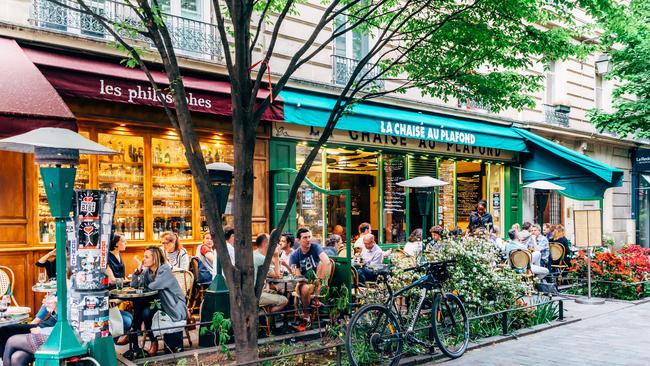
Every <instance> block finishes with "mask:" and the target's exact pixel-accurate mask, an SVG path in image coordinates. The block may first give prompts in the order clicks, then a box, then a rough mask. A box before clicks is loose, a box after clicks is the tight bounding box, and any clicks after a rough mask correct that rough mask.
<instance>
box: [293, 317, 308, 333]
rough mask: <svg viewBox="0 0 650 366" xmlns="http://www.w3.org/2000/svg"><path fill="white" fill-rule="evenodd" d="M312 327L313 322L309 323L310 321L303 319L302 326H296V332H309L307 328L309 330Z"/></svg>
mask: <svg viewBox="0 0 650 366" xmlns="http://www.w3.org/2000/svg"><path fill="white" fill-rule="evenodd" d="M310 325H311V322H310V321H309V319H303V320H302V321H301V322H300V324H298V325H296V326H295V328H296V332H304V331H306V330H307V328H309V326H310Z"/></svg>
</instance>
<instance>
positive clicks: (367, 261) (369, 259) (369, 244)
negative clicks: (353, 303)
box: [358, 234, 384, 283]
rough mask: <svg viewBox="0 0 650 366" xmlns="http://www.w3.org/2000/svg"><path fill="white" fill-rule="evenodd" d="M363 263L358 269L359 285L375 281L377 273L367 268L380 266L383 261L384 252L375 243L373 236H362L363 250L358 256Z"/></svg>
mask: <svg viewBox="0 0 650 366" xmlns="http://www.w3.org/2000/svg"><path fill="white" fill-rule="evenodd" d="M359 257H361V260H362V262H363V265H364V266H363V267H361V268H359V269H358V272H359V283H366V281H375V280H376V279H377V273H376V272H375V271H374V270H372V269H371V268H369V266H373V265H378V264H382V263H383V261H384V252H383V251H382V250H381V248H380V247H379V245H377V243H375V236H374V235H372V234H366V235H364V236H363V249H362V250H361V254H360V255H359Z"/></svg>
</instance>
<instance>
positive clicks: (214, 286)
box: [185, 163, 234, 347]
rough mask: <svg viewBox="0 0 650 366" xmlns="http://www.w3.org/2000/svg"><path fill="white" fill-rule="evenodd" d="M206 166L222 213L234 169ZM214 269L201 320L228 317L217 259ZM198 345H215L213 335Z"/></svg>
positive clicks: (227, 299) (203, 337) (227, 295)
mask: <svg viewBox="0 0 650 366" xmlns="http://www.w3.org/2000/svg"><path fill="white" fill-rule="evenodd" d="M206 168H207V169H208V174H209V176H210V184H211V186H212V191H213V192H214V195H215V196H216V198H217V205H218V206H219V212H220V213H221V214H222V215H223V213H224V212H225V211H226V206H227V204H228V196H229V195H230V187H231V185H232V179H233V171H234V169H233V167H232V166H231V165H230V164H226V163H212V164H208V165H206ZM185 173H187V174H189V173H191V171H189V170H186V171H185ZM206 215H207V213H206ZM226 255H227V253H226ZM216 269H217V275H216V276H215V278H214V279H213V280H212V283H211V284H210V287H208V288H207V289H206V290H205V291H204V292H203V305H202V306H201V322H210V321H211V320H212V315H213V314H214V313H215V312H217V311H220V312H223V313H224V316H225V317H226V318H229V317H230V293H229V290H228V286H227V285H226V279H225V278H224V276H223V273H222V269H221V263H220V262H219V260H217V266H216ZM199 345H200V346H201V347H211V346H215V344H214V337H213V336H212V335H211V334H208V333H206V334H202V335H200V336H199Z"/></svg>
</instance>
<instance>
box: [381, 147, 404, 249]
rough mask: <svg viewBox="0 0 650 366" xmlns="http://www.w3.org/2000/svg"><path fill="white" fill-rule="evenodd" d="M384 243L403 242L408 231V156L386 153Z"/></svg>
mask: <svg viewBox="0 0 650 366" xmlns="http://www.w3.org/2000/svg"><path fill="white" fill-rule="evenodd" d="M383 157H384V164H383V165H384V192H383V194H384V209H383V214H384V243H402V242H404V241H405V239H406V237H405V235H406V234H405V232H406V193H405V190H404V187H401V186H398V185H397V183H399V182H401V181H403V180H405V179H406V161H405V160H406V157H405V156H403V155H393V154H384V155H383Z"/></svg>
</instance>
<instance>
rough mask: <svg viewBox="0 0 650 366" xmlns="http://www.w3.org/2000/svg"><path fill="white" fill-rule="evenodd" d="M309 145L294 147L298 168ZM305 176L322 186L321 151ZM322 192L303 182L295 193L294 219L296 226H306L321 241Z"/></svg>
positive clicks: (305, 156)
mask: <svg viewBox="0 0 650 366" xmlns="http://www.w3.org/2000/svg"><path fill="white" fill-rule="evenodd" d="M310 152H311V147H309V146H306V145H302V144H300V145H298V146H297V147H296V168H298V169H299V168H300V167H301V166H302V164H303V163H304V162H305V159H306V158H307V155H308V154H309V153H310ZM307 178H308V179H309V180H310V181H312V182H313V183H314V184H316V185H317V186H319V187H323V161H322V153H319V154H318V155H317V156H316V159H315V160H314V163H313V164H312V166H311V168H310V169H309V172H308V173H307ZM324 216H325V215H324V211H323V194H321V193H319V192H317V191H315V190H314V189H313V188H311V187H310V186H309V185H308V184H307V183H305V182H303V183H302V185H301V186H300V189H299V190H298V193H297V195H296V219H297V221H298V222H297V224H298V228H301V227H306V228H308V229H309V230H310V231H311V232H312V236H313V238H314V240H317V241H318V242H319V243H323V239H324V237H325V236H326V235H327V233H326V232H325V230H326V229H325V225H324Z"/></svg>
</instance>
